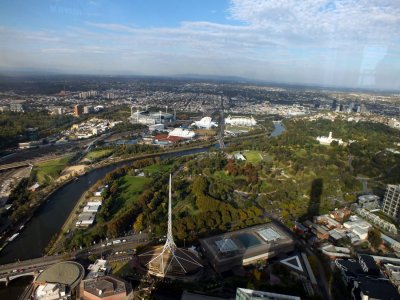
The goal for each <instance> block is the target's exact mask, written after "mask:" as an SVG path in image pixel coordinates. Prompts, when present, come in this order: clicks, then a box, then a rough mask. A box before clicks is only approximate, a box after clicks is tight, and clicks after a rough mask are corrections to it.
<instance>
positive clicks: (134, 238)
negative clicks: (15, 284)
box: [0, 233, 150, 283]
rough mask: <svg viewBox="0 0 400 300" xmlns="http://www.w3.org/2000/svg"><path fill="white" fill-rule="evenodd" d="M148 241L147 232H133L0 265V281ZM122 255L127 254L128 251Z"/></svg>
mask: <svg viewBox="0 0 400 300" xmlns="http://www.w3.org/2000/svg"><path fill="white" fill-rule="evenodd" d="M149 241H150V240H149V237H148V235H147V234H145V233H144V234H135V235H130V236H124V237H120V238H116V239H112V240H111V239H110V240H108V241H106V242H104V243H101V244H97V245H94V246H92V247H88V248H84V249H80V250H77V251H73V252H70V253H65V254H56V255H50V256H43V257H39V258H33V259H29V260H24V261H17V262H14V263H9V264H5V265H0V282H6V283H8V282H9V281H11V280H13V279H15V278H18V277H22V276H35V275H36V274H38V273H40V272H41V271H42V270H43V269H45V268H46V267H48V266H50V265H53V264H55V263H58V262H61V261H65V260H74V259H77V258H87V257H88V256H90V255H103V254H112V253H115V252H121V251H124V252H129V251H133V249H134V248H135V247H137V246H138V245H141V244H145V243H148V242H149ZM124 256H129V253H128V254H127V255H124ZM121 258H122V257H121ZM115 259H118V258H115Z"/></svg>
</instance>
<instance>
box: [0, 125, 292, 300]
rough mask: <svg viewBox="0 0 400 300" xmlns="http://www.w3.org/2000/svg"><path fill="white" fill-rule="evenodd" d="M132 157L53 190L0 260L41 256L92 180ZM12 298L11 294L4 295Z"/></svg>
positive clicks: (20, 284) (21, 284) (14, 288)
mask: <svg viewBox="0 0 400 300" xmlns="http://www.w3.org/2000/svg"><path fill="white" fill-rule="evenodd" d="M274 125H275V129H274V130H273V131H272V133H271V135H270V136H271V137H276V136H278V135H280V134H282V133H283V132H284V131H285V127H284V126H283V125H282V124H281V123H280V122H279V123H278V122H277V123H274ZM208 149H209V148H208V147H204V148H199V149H191V150H183V151H179V152H175V153H167V154H162V155H161V158H167V157H176V156H182V155H189V154H195V153H200V152H204V151H206V150H208ZM134 160H135V159H132V160H129V161H124V162H120V163H116V164H115V165H111V166H106V167H102V168H99V169H95V170H93V171H91V172H89V173H88V174H87V175H85V176H81V177H79V178H78V179H77V180H75V181H72V182H70V183H68V184H66V185H64V186H63V187H61V188H60V189H58V190H57V191H56V192H54V193H53V194H52V195H51V196H50V197H49V199H48V201H47V202H46V203H44V204H43V205H42V206H41V207H40V208H39V209H38V210H37V211H36V212H35V214H34V216H33V217H32V219H31V221H29V223H27V224H26V226H25V228H24V230H23V231H22V232H21V233H20V235H19V236H18V237H17V238H16V239H15V240H14V241H13V242H11V243H10V244H9V245H7V246H6V247H5V248H4V249H3V251H2V252H1V253H0V264H6V263H10V262H15V261H17V260H25V259H31V258H36V257H40V256H42V255H43V254H44V250H45V248H46V246H47V245H48V243H49V242H50V239H51V238H52V237H53V236H54V235H55V234H56V233H58V232H59V231H60V230H61V227H62V225H63V224H64V222H65V221H66V219H67V218H68V216H69V214H70V213H71V211H72V209H73V208H74V207H75V205H76V203H77V201H78V200H79V199H80V197H81V196H82V194H83V193H84V192H85V191H86V190H87V189H89V188H90V187H91V186H92V185H93V184H94V183H95V182H96V181H98V180H99V179H101V178H103V177H104V176H105V175H106V174H107V173H108V172H111V171H113V170H115V169H116V168H118V167H121V166H123V165H126V164H129V163H130V162H132V161H134ZM25 281H27V282H28V281H29V280H28V279H26V280H21V281H12V282H11V284H10V286H9V287H7V288H5V287H4V286H1V287H0V296H1V295H8V293H11V294H12V295H14V296H16V295H18V293H19V294H20V293H22V291H23V289H24V288H25V286H26V285H27V284H26V283H25ZM5 290H8V291H5ZM11 294H10V295H11ZM13 298H14V297H11V298H5V299H13ZM17 298H18V296H17ZM1 299H3V297H1Z"/></svg>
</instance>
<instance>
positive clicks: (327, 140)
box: [317, 131, 343, 145]
mask: <svg viewBox="0 0 400 300" xmlns="http://www.w3.org/2000/svg"><path fill="white" fill-rule="evenodd" d="M317 141H318V142H319V143H320V144H321V145H330V144H331V143H332V142H333V141H336V142H338V144H339V145H342V144H343V141H342V139H334V138H333V137H332V131H331V132H329V136H318V137H317Z"/></svg>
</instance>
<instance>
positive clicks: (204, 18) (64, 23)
mask: <svg viewBox="0 0 400 300" xmlns="http://www.w3.org/2000/svg"><path fill="white" fill-rule="evenodd" d="M0 69H3V70H14V69H15V70H22V69H39V70H44V71H46V70H47V71H61V72H68V73H84V74H132V75H179V74H207V75H224V76H242V77H246V78H249V79H260V80H265V81H273V82H286V83H300V84H301V83H314V84H315V83H316V84H321V85H339V86H351V87H372V88H381V89H400V1H399V0H336V1H335V0H232V1H225V0H197V1H194V0H179V1H178V0H125V1H124V0H92V1H89V0H88V1H83V0H47V1H40V0H37V1H29V0H1V1H0Z"/></svg>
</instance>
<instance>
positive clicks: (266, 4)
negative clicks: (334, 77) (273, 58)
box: [229, 0, 400, 43]
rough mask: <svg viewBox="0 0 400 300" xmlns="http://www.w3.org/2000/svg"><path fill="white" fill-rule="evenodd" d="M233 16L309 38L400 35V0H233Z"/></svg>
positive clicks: (370, 38) (363, 39)
mask: <svg viewBox="0 0 400 300" xmlns="http://www.w3.org/2000/svg"><path fill="white" fill-rule="evenodd" d="M229 12H230V14H231V16H230V17H231V18H232V19H235V20H239V21H242V22H244V23H246V24H248V25H250V26H252V27H254V28H258V29H261V30H265V32H266V33H269V34H272V35H276V34H279V35H284V36H287V37H289V38H292V37H297V38H298V39H303V40H306V41H322V40H329V39H333V38H338V39H339V40H341V41H354V39H356V40H357V41H360V42H370V41H374V42H375V43H376V42H388V41H390V40H393V39H397V40H398V39H399V37H400V3H399V1H398V0H342V1H334V0H302V1H297V0H231V6H230V8H229Z"/></svg>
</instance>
